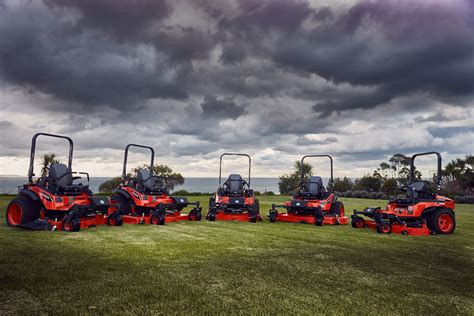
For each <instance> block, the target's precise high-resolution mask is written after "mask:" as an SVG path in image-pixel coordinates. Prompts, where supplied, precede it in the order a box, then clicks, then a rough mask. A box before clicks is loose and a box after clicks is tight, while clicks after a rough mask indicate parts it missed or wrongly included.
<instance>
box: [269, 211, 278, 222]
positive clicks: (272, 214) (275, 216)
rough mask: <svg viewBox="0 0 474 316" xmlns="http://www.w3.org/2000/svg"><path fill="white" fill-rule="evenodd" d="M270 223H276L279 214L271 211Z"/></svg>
mask: <svg viewBox="0 0 474 316" xmlns="http://www.w3.org/2000/svg"><path fill="white" fill-rule="evenodd" d="M269 218H270V223H275V222H276V220H277V212H274V211H270V217H269Z"/></svg>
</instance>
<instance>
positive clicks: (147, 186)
mask: <svg viewBox="0 0 474 316" xmlns="http://www.w3.org/2000/svg"><path fill="white" fill-rule="evenodd" d="M137 182H138V189H139V191H142V192H145V193H163V192H164V188H163V186H162V185H161V183H160V181H159V177H157V176H153V177H150V170H147V169H138V171H137Z"/></svg>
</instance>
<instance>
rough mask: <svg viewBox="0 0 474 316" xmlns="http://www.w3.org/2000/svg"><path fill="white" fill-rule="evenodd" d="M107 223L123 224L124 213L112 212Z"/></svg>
mask: <svg viewBox="0 0 474 316" xmlns="http://www.w3.org/2000/svg"><path fill="white" fill-rule="evenodd" d="M107 225H109V226H122V225H123V219H122V215H120V214H119V213H117V212H114V213H112V214H110V215H109V216H108V217H107Z"/></svg>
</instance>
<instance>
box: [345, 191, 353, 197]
mask: <svg viewBox="0 0 474 316" xmlns="http://www.w3.org/2000/svg"><path fill="white" fill-rule="evenodd" d="M345 197H348V198H350V197H353V194H352V191H351V190H349V191H346V193H345Z"/></svg>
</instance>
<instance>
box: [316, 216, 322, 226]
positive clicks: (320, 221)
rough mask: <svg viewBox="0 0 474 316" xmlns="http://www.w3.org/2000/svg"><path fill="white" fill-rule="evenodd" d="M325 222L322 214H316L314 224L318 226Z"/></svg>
mask: <svg viewBox="0 0 474 316" xmlns="http://www.w3.org/2000/svg"><path fill="white" fill-rule="evenodd" d="M323 224H324V218H323V217H322V216H317V215H315V216H314V225H316V226H323Z"/></svg>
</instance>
